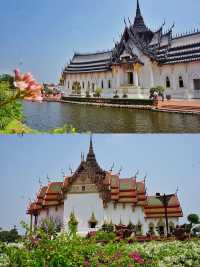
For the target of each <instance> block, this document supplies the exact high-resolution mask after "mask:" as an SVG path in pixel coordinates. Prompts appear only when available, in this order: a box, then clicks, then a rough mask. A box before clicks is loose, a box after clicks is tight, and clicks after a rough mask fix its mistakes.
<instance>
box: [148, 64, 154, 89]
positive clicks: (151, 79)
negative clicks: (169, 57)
mask: <svg viewBox="0 0 200 267" xmlns="http://www.w3.org/2000/svg"><path fill="white" fill-rule="evenodd" d="M149 73H150V83H149V85H150V88H152V87H154V77H153V70H152V66H150V68H149Z"/></svg>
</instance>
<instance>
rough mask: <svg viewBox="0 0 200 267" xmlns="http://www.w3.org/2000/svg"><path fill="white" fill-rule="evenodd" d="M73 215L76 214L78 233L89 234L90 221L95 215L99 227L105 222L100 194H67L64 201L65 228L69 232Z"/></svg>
mask: <svg viewBox="0 0 200 267" xmlns="http://www.w3.org/2000/svg"><path fill="white" fill-rule="evenodd" d="M71 213H74V215H75V217H76V219H77V220H78V222H79V223H78V232H80V233H87V232H88V229H89V225H88V221H89V220H90V218H91V216H92V213H94V215H95V218H96V220H97V221H98V225H97V227H98V226H99V227H100V226H101V225H102V223H103V221H104V209H103V201H102V199H100V197H99V193H86V194H67V196H66V198H65V200H64V226H65V230H66V231H68V221H69V219H70V215H71Z"/></svg>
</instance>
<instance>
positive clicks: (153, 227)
mask: <svg viewBox="0 0 200 267" xmlns="http://www.w3.org/2000/svg"><path fill="white" fill-rule="evenodd" d="M154 229H155V226H154V224H153V223H150V224H149V234H150V235H155V231H154Z"/></svg>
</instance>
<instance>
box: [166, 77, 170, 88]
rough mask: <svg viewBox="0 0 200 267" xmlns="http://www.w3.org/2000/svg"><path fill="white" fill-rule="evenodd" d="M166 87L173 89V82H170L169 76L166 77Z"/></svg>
mask: <svg viewBox="0 0 200 267" xmlns="http://www.w3.org/2000/svg"><path fill="white" fill-rule="evenodd" d="M166 87H167V88H170V87H171V82H170V79H169V77H168V76H167V77H166Z"/></svg>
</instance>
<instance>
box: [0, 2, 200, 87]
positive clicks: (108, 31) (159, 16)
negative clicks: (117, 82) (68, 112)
mask: <svg viewBox="0 0 200 267" xmlns="http://www.w3.org/2000/svg"><path fill="white" fill-rule="evenodd" d="M140 4H141V9H142V13H143V15H144V18H145V21H146V23H147V25H148V26H149V27H151V28H152V29H157V28H158V27H159V26H160V25H161V24H162V23H163V21H164V20H166V28H168V27H170V26H171V25H172V24H173V22H175V23H176V28H175V31H176V32H185V31H186V30H190V29H194V28H195V27H198V26H199V25H200V17H199V10H200V1H199V0H192V1H188V0H176V1H174V0H167V1H160V0H140ZM135 9H136V0H123V1H122V0H101V1H100V0H95V1H94V0H74V1H70V0H0V33H1V35H0V73H5V72H6V73H7V72H11V71H12V70H13V69H14V68H16V67H19V66H20V68H21V69H22V70H23V71H31V72H32V73H33V74H34V76H35V77H36V78H37V79H38V80H39V81H41V82H43V81H47V82H57V81H58V77H59V75H60V73H61V69H62V68H63V66H64V65H65V64H66V63H67V61H68V60H69V59H70V57H72V55H73V51H79V52H85V51H96V50H103V49H110V48H112V46H113V38H115V40H116V39H117V38H118V36H119V33H121V32H122V30H123V28H124V23H123V18H124V17H126V18H127V17H130V19H131V20H133V17H134V16H135Z"/></svg>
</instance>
